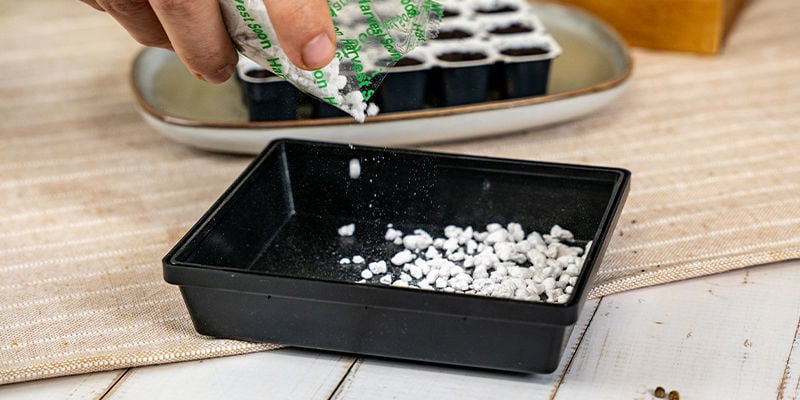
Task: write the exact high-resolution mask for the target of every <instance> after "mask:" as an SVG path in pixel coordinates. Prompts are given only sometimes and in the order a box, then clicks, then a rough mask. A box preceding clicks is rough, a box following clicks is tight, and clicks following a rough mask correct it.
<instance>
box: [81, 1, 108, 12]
mask: <svg viewBox="0 0 800 400" xmlns="http://www.w3.org/2000/svg"><path fill="white" fill-rule="evenodd" d="M81 1H82V2H84V3H86V4H88V5H90V6H92V8H94V9H95V10H97V11H105V10H104V9H103V7H100V5H99V4H97V2H96V1H94V0H81Z"/></svg>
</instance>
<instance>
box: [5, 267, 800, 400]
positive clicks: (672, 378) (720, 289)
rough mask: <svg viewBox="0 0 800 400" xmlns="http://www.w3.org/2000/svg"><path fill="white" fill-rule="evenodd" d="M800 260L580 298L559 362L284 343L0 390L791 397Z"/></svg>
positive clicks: (201, 395)
mask: <svg viewBox="0 0 800 400" xmlns="http://www.w3.org/2000/svg"><path fill="white" fill-rule="evenodd" d="M799 324H800V260H794V261H789V262H783V263H779V264H774V265H769V266H762V267H756V268H750V269H746V270H740V271H734V272H729V273H725V274H721V275H716V276H710V277H706V278H702V279H696V280H690V281H684V282H679V283H673V284H669V285H663V286H658V287H652V288H646V289H640V290H635V291H631V292H626V293H621V294H617V295H614V296H609V297H605V298H602V299H599V300H592V301H589V302H588V303H587V304H586V307H585V308H584V312H583V315H582V316H581V319H580V321H579V322H578V325H577V326H576V329H575V330H574V331H573V334H572V337H571V339H570V343H569V345H568V349H567V353H566V354H565V357H564V359H563V360H562V363H561V366H560V367H559V369H558V370H557V371H556V372H555V373H553V374H550V375H531V376H524V375H513V374H503V373H497V372H487V371H480V370H474V369H463V368H452V367H442V366H434V365H429V364H419V363H412V362H400V361H388V360H383V359H373V358H356V357H350V356H348V355H342V354H332V353H323V352H315V351H307V350H298V349H282V350H277V351H272V352H265V353H256V354H250V355H244V356H235V357H227V358H219V359H212V360H203V361H195V362H185V363H176V364H168V365H161V366H152V367H142V368H131V369H127V370H121V371H111V372H103V373H95V374H89V375H78V376H72V377H65V378H57V379H50V380H44V381H38V382H28V383H20V384H13V385H6V386H0V399H3V400H20V399H50V400H62V399H63V400H66V399H113V400H127V399H170V400H180V399H191V400H203V399H329V398H333V399H385V398H392V399H415V400H422V399H437V400H440V399H448V398H455V399H459V400H467V399H540V398H542V399H548V398H555V399H652V398H654V396H653V389H654V388H656V387H657V386H662V387H664V388H665V389H666V390H667V391H670V390H677V391H678V392H679V393H680V398H681V399H684V400H691V399H796V398H798V397H800V341H799V340H800V339H798V326H799Z"/></svg>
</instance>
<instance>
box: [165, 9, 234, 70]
mask: <svg viewBox="0 0 800 400" xmlns="http://www.w3.org/2000/svg"><path fill="white" fill-rule="evenodd" d="M150 4H151V5H152V7H153V8H152V9H153V11H154V12H155V15H156V16H157V17H158V20H159V21H161V24H162V26H163V27H164V28H163V29H164V31H166V35H167V36H168V37H169V40H170V42H171V43H172V47H174V48H175V52H176V53H177V54H178V57H180V59H181V61H183V63H184V64H185V65H186V67H187V68H189V70H190V71H191V72H192V73H193V74H194V75H195V76H197V77H198V78H201V79H204V80H206V81H208V82H212V83H221V82H224V81H226V80H227V79H228V78H229V77H230V76H231V75H232V74H233V71H234V70H235V68H236V61H237V60H238V56H237V54H236V51H235V50H234V49H233V44H231V40H230V38H229V37H228V32H227V30H226V29H225V24H224V22H223V20H222V14H221V12H220V9H219V5H218V3H217V0H151V1H150Z"/></svg>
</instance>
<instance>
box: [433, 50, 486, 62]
mask: <svg viewBox="0 0 800 400" xmlns="http://www.w3.org/2000/svg"><path fill="white" fill-rule="evenodd" d="M484 58H486V54H483V53H462V52H450V53H444V54H442V55H440V56H439V59H440V60H443V61H452V62H459V61H474V60H483V59H484Z"/></svg>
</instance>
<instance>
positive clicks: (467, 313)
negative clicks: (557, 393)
mask: <svg viewBox="0 0 800 400" xmlns="http://www.w3.org/2000/svg"><path fill="white" fill-rule="evenodd" d="M352 159H358V160H359V161H360V165H361V174H360V176H359V177H358V178H357V179H353V178H351V176H350V173H349V168H348V165H349V164H350V160H352ZM629 179H630V173H629V172H628V171H626V170H623V169H616V168H604V167H591V166H580V165H566V164H553V163H543V162H533V161H519V160H507V159H496V158H484V157H473V156H465V155H453V154H440V153H429V152H422V151H413V150H395V149H385V148H372V147H362V146H349V145H341V144H330V143H318V142H306V141H297V140H278V141H274V142H272V143H270V144H269V145H268V146H267V148H266V149H265V150H264V151H263V152H262V153H261V155H260V156H259V157H258V158H256V159H255V160H254V161H253V163H252V164H251V165H250V166H249V167H248V168H247V169H246V170H245V171H244V173H243V174H242V175H241V176H240V177H239V178H238V179H237V180H236V181H235V182H234V183H233V185H232V186H231V187H230V188H229V189H228V190H227V191H226V192H225V193H224V194H223V195H222V197H221V198H220V199H219V200H217V202H216V203H215V204H214V205H213V206H212V207H211V209H210V210H209V211H208V212H207V213H206V214H205V215H204V216H203V217H202V218H201V219H200V221H199V222H198V223H197V224H196V225H195V226H194V227H193V228H192V229H191V230H190V231H189V232H188V233H187V234H186V236H185V237H184V238H183V239H181V240H180V242H179V243H178V244H177V245H176V246H175V247H174V248H173V249H172V250H171V251H170V252H169V254H167V255H166V257H165V258H164V278H165V279H166V281H167V282H169V283H172V284H176V285H179V286H180V290H181V293H182V295H183V298H184V300H185V302H186V306H187V308H188V310H189V313H190V315H191V318H192V321H193V322H194V325H195V328H196V329H197V331H198V332H199V333H201V334H204V335H210V336H217V337H224V338H234V339H242V340H247V341H256V342H272V343H279V344H284V345H293V346H300V347H307V348H315V349H325V350H334V351H344V352H351V353H358V354H365V355H377V356H385V357H393V358H401V359H410V360H421V361H429V362H436V363H445V364H455V365H464V366H473V367H480V368H490V369H500V370H508V371H520V372H545V373H546V372H551V371H553V370H554V369H555V368H556V367H557V365H558V362H559V359H560V357H561V354H562V352H563V349H564V345H565V343H566V340H567V338H568V336H569V333H570V331H571V329H572V326H573V325H574V324H575V322H576V320H577V319H578V315H579V314H580V311H581V308H582V306H583V303H584V300H585V298H586V294H587V292H588V290H589V289H590V288H591V285H592V280H593V277H594V275H595V272H596V270H597V267H598V266H599V264H600V259H601V258H602V255H603V252H604V251H605V248H606V245H607V243H608V240H609V238H610V233H611V232H612V230H613V227H614V224H615V222H616V219H617V217H618V215H619V213H620V210H621V209H622V204H623V202H624V199H625V197H626V195H627V190H628V184H629ZM491 222H499V223H503V224H505V223H508V222H519V223H521V224H522V225H523V226H524V227H525V229H526V231H530V230H537V231H539V232H547V231H548V230H549V229H550V227H551V226H553V225H555V224H558V225H560V226H562V227H565V228H567V229H570V230H571V231H572V232H573V233H574V234H575V237H576V239H578V241H579V242H581V243H585V242H587V241H589V240H592V241H593V246H592V247H591V249H590V251H589V252H588V254H587V255H586V259H585V261H584V266H583V269H582V271H581V274H580V276H579V277H578V281H577V282H576V284H575V289H574V291H573V294H572V297H571V298H570V300H569V301H568V302H567V303H566V304H548V303H540V302H529V301H521V300H511V299H500V298H490V297H483V296H477V295H468V294H456V293H445V292H439V291H426V290H419V289H409V288H400V287H393V286H380V285H373V284H363V283H355V281H357V280H359V279H360V277H359V272H360V271H361V269H362V268H363V266H361V267H357V266H353V265H340V264H339V262H338V261H339V259H340V258H342V257H351V256H353V255H355V254H360V255H362V256H364V257H365V258H367V259H376V258H383V259H385V260H388V259H389V257H391V254H392V252H393V251H397V250H396V248H394V247H392V246H393V245H392V244H391V243H388V242H386V241H385V240H384V237H383V236H384V233H385V230H386V225H387V224H389V223H391V224H394V226H395V227H397V228H399V229H401V230H403V231H404V232H411V231H412V230H413V229H414V228H417V227H419V228H424V229H426V230H428V232H430V233H431V234H433V235H437V236H441V232H442V229H443V228H444V227H445V226H446V225H450V224H455V225H461V226H468V225H471V226H473V227H476V228H481V229H482V228H483V227H484V226H485V225H486V224H488V223H491ZM349 223H355V224H356V233H355V235H353V236H351V237H340V236H339V235H338V234H337V228H338V227H340V226H342V225H345V224H349Z"/></svg>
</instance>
